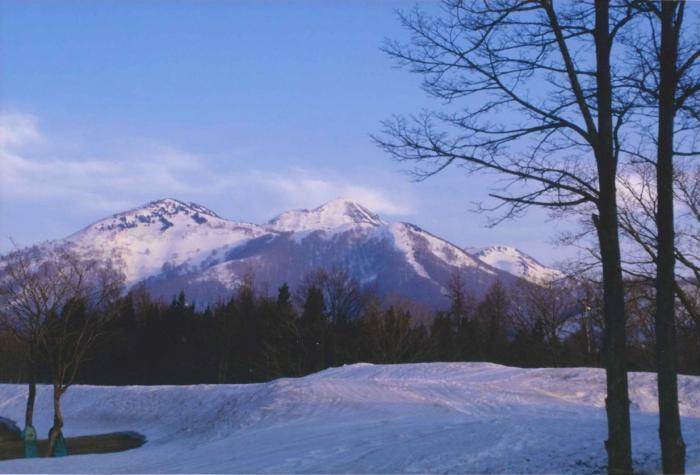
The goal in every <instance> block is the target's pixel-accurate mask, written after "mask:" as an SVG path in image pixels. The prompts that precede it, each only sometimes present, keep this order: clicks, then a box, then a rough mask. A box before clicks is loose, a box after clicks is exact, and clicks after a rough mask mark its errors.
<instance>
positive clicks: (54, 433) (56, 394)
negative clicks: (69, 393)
mask: <svg viewBox="0 0 700 475" xmlns="http://www.w3.org/2000/svg"><path fill="white" fill-rule="evenodd" d="M62 395H63V392H62V391H61V388H60V387H59V386H57V385H55V384H54V387H53V427H52V428H51V431H50V433H49V448H48V450H47V454H46V455H47V456H48V457H52V456H53V454H54V450H55V448H56V442H57V441H58V435H59V434H60V433H61V429H63V413H62V412H61V396H62Z"/></svg>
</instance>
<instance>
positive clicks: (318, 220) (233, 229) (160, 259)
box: [45, 198, 547, 308]
mask: <svg viewBox="0 0 700 475" xmlns="http://www.w3.org/2000/svg"><path fill="white" fill-rule="evenodd" d="M66 240H67V241H70V242H72V243H74V244H76V245H77V246H78V248H79V249H82V252H84V253H85V254H88V255H94V256H98V257H105V258H107V257H114V256H118V257H119V258H120V259H121V260H122V262H123V263H124V271H125V274H126V278H127V284H128V285H130V286H135V285H143V286H145V287H146V288H148V289H149V290H150V291H152V292H153V293H154V294H155V295H156V296H158V297H162V298H165V299H170V298H172V297H173V296H174V295H177V294H178V293H179V292H180V291H181V290H185V292H186V293H187V295H188V297H189V298H191V299H193V300H195V301H196V302H198V303H199V304H201V305H205V304H207V303H211V302H215V301H217V300H220V299H227V298H229V297H230V295H231V292H232V291H233V290H235V289H236V288H237V287H238V286H239V285H240V284H241V282H242V279H243V277H244V276H246V275H250V276H252V277H253V279H254V281H255V282H256V283H257V284H258V285H260V286H263V287H266V288H268V289H274V288H276V287H277V286H279V285H281V284H282V283H284V282H287V283H288V284H289V285H290V286H292V287H294V286H295V285H296V284H297V283H298V282H299V281H300V279H302V278H303V276H304V274H306V273H307V272H309V271H312V270H316V269H318V268H330V267H334V266H335V267H342V268H344V269H346V270H348V271H349V272H350V273H351V275H352V276H353V277H354V278H355V279H357V281H359V282H360V283H361V284H362V285H365V286H369V287H372V288H374V289H376V290H377V291H378V292H379V294H380V295H389V294H391V295H399V296H408V297H410V298H412V299H413V300H416V301H418V302H419V303H421V304H423V305H425V306H426V307H428V308H439V307H442V306H444V305H445V303H446V296H445V295H446V285H447V282H448V281H449V279H450V277H451V276H452V275H453V274H454V273H455V272H458V273H460V274H462V277H463V281H464V282H465V284H466V287H467V290H469V291H471V292H472V293H473V294H475V295H476V296H477V297H479V296H481V295H483V293H484V292H486V290H487V289H488V288H489V287H490V286H491V285H492V284H493V283H494V282H495V281H496V280H500V281H502V282H503V283H505V284H511V283H515V282H516V281H518V279H519V278H520V277H524V278H527V279H531V278H534V277H539V276H541V275H543V273H546V272H547V269H546V268H545V267H543V266H541V265H539V264H537V263H536V261H534V259H531V258H527V259H529V260H527V261H526V260H525V257H526V256H525V257H523V256H522V255H521V256H520V257H519V259H520V260H521V261H522V262H525V263H526V264H527V267H526V268H525V267H522V266H521V267H517V266H515V265H512V266H510V267H508V266H506V267H504V269H501V268H499V266H500V267H503V266H502V263H503V262H502V261H503V259H492V257H493V256H494V255H495V254H494V253H490V254H479V255H472V254H470V253H468V252H466V251H464V250H463V249H461V248H459V247H458V246H455V245H453V244H452V243H450V242H448V241H445V240H444V239H441V238H439V237H437V236H435V235H433V234H431V233H429V232H428V231H426V230H423V229H421V228H420V227H418V226H415V225H413V224H410V223H387V222H385V221H383V220H382V219H381V218H379V216H377V215H376V214H375V213H373V212H372V211H370V210H369V209H367V208H366V207H364V206H362V205H360V204H358V203H355V202H353V201H350V200H346V199H336V200H332V201H330V202H328V203H326V204H324V205H321V206H319V207H317V208H315V209H312V210H293V211H287V212H284V213H282V214H280V215H279V216H277V217H276V218H274V219H272V220H271V221H269V222H268V223H266V224H262V225H258V224H251V223H243V222H237V221H233V220H229V219H224V218H222V217H220V216H219V215H217V214H216V213H215V212H213V211H211V210H209V209H207V208H205V207H203V206H200V205H197V204H194V203H185V202H182V201H178V200H175V199H170V198H168V199H164V200H159V201H154V202H151V203H148V204H146V205H144V206H143V207H140V208H136V209H132V210H129V211H126V212H123V213H118V214H115V215H113V216H111V217H109V218H106V219H103V220H101V221H98V222H96V223H94V224H92V225H90V226H88V227H87V228H85V229H83V230H81V231H79V232H77V233H75V234H73V235H71V236H69V237H68V238H66ZM60 242H61V241H57V242H53V243H48V244H45V245H57V244H60ZM501 254H503V253H501ZM521 261H518V262H521ZM523 265H525V264H523ZM523 269H525V270H526V272H525V271H523Z"/></svg>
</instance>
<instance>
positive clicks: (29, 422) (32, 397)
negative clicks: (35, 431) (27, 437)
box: [24, 349, 37, 427]
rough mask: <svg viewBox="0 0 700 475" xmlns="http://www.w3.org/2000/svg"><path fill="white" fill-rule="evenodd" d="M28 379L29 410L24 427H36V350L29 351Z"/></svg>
mask: <svg viewBox="0 0 700 475" xmlns="http://www.w3.org/2000/svg"><path fill="white" fill-rule="evenodd" d="M27 366H28V368H27V369H28V371H29V374H28V378H29V395H28V396H27V409H26V411H25V413H24V427H28V426H33V425H34V403H35V401H36V380H37V377H36V363H35V362H34V350H33V349H30V350H29V361H28V362H27Z"/></svg>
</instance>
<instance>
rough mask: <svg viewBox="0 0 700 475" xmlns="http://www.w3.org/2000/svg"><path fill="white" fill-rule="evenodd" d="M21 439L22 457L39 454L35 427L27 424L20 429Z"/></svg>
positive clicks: (32, 456)
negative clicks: (22, 441) (22, 446)
mask: <svg viewBox="0 0 700 475" xmlns="http://www.w3.org/2000/svg"><path fill="white" fill-rule="evenodd" d="M22 440H24V458H27V459H30V458H34V457H37V456H38V455H39V450H38V449H37V446H36V429H35V428H34V427H33V426H27V427H25V428H24V430H23V431H22Z"/></svg>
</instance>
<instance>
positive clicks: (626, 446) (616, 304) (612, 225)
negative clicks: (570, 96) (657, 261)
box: [595, 0, 632, 474]
mask: <svg viewBox="0 0 700 475" xmlns="http://www.w3.org/2000/svg"><path fill="white" fill-rule="evenodd" d="M595 8H596V18H595V42H596V60H597V71H596V82H597V99H598V130H597V143H596V147H595V154H596V161H597V164H598V179H599V184H600V196H599V203H598V212H599V213H600V214H599V217H598V219H597V220H596V223H595V224H596V228H597V232H598V239H599V242H600V255H601V260H602V264H603V316H604V319H605V336H604V346H605V371H606V380H607V398H606V400H605V408H606V411H607V415H608V440H607V441H606V442H605V448H606V450H607V452H608V473H610V474H631V473H632V444H631V436H630V414H629V395H628V387H627V361H626V355H625V353H626V335H625V297H624V289H623V284H622V267H621V263H620V239H619V235H618V217H617V192H616V186H615V178H616V173H617V158H616V155H615V154H614V151H613V126H612V83H611V77H610V50H611V38H610V31H609V5H608V2H607V0H601V1H598V2H595Z"/></svg>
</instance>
